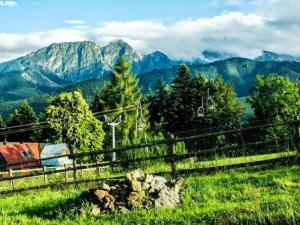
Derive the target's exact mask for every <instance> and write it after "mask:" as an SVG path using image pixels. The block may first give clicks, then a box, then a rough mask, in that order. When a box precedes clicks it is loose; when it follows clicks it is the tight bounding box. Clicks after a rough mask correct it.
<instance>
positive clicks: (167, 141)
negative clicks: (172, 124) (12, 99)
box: [0, 120, 300, 170]
mask: <svg viewBox="0 0 300 225" xmlns="http://www.w3.org/2000/svg"><path fill="white" fill-rule="evenodd" d="M298 124H300V120H293V121H289V122H286V123H273V124H262V125H256V126H250V127H244V128H239V129H230V130H225V131H218V132H211V133H207V134H199V135H193V136H189V137H180V138H169V139H162V140H157V141H153V142H149V143H143V144H137V145H131V146H125V147H118V148H114V149H109V150H96V151H90V152H83V153H70V154H64V155H57V156H52V157H47V158H43V159H34V160H28V161H25V162H18V163H10V164H6V165H2V166H0V170H1V169H5V168H7V167H13V166H20V165H26V164H31V163H41V162H42V161H46V160H51V159H58V158H64V157H69V158H71V159H76V158H81V157H84V156H97V155H104V154H112V153H113V152H116V153H121V152H125V151H129V150H135V149H140V148H149V147H155V146H157V145H163V144H174V143H178V142H184V141H191V140H196V139H201V138H207V137H213V136H218V135H225V134H232V133H236V132H243V131H249V130H254V129H263V128H270V127H276V126H283V125H298Z"/></svg>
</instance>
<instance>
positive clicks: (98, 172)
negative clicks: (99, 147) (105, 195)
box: [96, 161, 100, 176]
mask: <svg viewBox="0 0 300 225" xmlns="http://www.w3.org/2000/svg"><path fill="white" fill-rule="evenodd" d="M96 163H97V169H96V170H97V172H96V173H97V174H98V176H100V166H99V162H98V161H97V162H96Z"/></svg>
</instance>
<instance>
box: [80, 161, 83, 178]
mask: <svg viewBox="0 0 300 225" xmlns="http://www.w3.org/2000/svg"><path fill="white" fill-rule="evenodd" d="M80 167H81V178H83V163H80Z"/></svg>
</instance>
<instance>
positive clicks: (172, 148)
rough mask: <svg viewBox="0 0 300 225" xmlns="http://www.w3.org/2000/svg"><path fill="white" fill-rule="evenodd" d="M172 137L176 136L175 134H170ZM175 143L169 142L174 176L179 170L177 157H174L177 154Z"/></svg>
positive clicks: (169, 153)
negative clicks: (177, 168) (177, 169)
mask: <svg viewBox="0 0 300 225" xmlns="http://www.w3.org/2000/svg"><path fill="white" fill-rule="evenodd" d="M170 137H171V138H174V135H170ZM175 150H176V149H175V143H169V144H168V155H169V156H171V159H170V164H171V170H172V176H173V177H176V175H177V171H176V159H175V158H174V157H175V156H176V151H175Z"/></svg>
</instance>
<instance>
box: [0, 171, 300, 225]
mask: <svg viewBox="0 0 300 225" xmlns="http://www.w3.org/2000/svg"><path fill="white" fill-rule="evenodd" d="M185 179H186V183H187V189H186V190H185V192H184V194H183V202H182V206H181V207H178V208H174V209H160V210H154V211H148V210H136V211H134V212H131V213H129V214H126V215H120V214H113V215H102V216H100V217H93V216H89V215H86V216H77V215H75V214H72V213H67V214H65V213H63V211H62V210H61V209H60V208H61V206H63V205H64V202H65V201H67V200H68V199H70V198H74V197H76V196H78V195H79V194H80V192H81V191H83V190H84V189H85V188H84V187H81V188H79V189H77V190H74V189H67V190H55V189H54V190H51V189H45V190H41V191H31V192H24V193H21V194H13V195H10V196H6V197H1V201H0V224H8V225H9V224H30V225H32V224H241V223H243V224H297V223H299V222H300V167H299V166H279V167H276V168H273V169H267V170H261V169H259V168H256V169H252V170H250V169H239V170H230V171H227V172H225V171H224V172H218V173H217V174H215V175H206V176H196V175H194V176H189V177H185Z"/></svg>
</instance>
